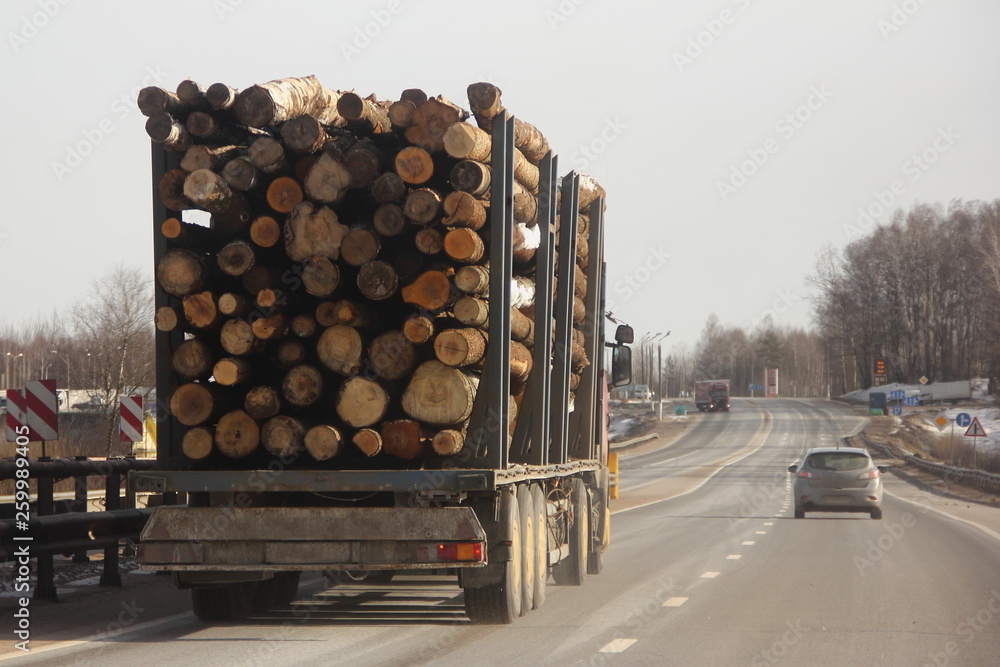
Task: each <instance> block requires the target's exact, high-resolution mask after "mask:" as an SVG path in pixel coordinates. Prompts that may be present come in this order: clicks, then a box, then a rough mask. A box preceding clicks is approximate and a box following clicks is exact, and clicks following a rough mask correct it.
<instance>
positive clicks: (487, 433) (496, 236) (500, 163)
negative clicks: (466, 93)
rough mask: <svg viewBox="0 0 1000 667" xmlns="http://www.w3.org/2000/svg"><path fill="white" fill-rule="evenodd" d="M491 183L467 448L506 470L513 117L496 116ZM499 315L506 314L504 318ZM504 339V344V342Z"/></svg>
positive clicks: (477, 461) (478, 460)
mask: <svg viewBox="0 0 1000 667" xmlns="http://www.w3.org/2000/svg"><path fill="white" fill-rule="evenodd" d="M492 129H493V133H492V140H493V150H492V155H491V163H490V170H491V182H490V293H489V298H490V312H491V313H493V316H492V317H490V324H489V329H488V335H489V340H490V342H491V344H490V345H489V347H488V349H487V353H486V365H485V367H484V368H483V373H482V376H481V377H480V379H479V389H478V390H477V392H476V399H475V401H474V403H473V406H472V414H471V416H470V419H469V438H468V439H467V440H466V441H465V446H466V447H468V448H469V450H470V451H471V452H473V456H472V462H473V464H474V465H475V464H478V465H484V466H486V467H489V468H500V469H503V468H506V467H507V465H508V463H509V461H510V458H509V449H508V447H509V444H510V403H509V402H510V318H509V317H507V313H509V312H510V304H511V300H510V280H511V274H512V273H513V268H514V267H513V259H514V258H513V239H512V230H513V227H514V118H513V116H510V115H509V114H507V113H506V112H504V113H502V114H500V115H499V116H497V117H495V118H494V119H493V128H492ZM499 315H503V316H502V317H501V316H499ZM503 343H506V344H503Z"/></svg>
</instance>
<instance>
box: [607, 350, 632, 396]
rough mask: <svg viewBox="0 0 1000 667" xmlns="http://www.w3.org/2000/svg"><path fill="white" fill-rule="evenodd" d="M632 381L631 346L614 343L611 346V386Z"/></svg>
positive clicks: (619, 385)
mask: <svg viewBox="0 0 1000 667" xmlns="http://www.w3.org/2000/svg"><path fill="white" fill-rule="evenodd" d="M631 382H632V348H630V347H625V346H624V345H615V346H614V347H612V348H611V386H612V387H621V386H624V385H627V384H629V383H631Z"/></svg>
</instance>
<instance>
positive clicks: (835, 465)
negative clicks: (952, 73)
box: [806, 452, 871, 470]
mask: <svg viewBox="0 0 1000 667" xmlns="http://www.w3.org/2000/svg"><path fill="white" fill-rule="evenodd" d="M806 463H807V465H809V467H811V468H818V469H820V470H863V469H865V468H867V467H868V466H869V465H870V463H871V459H869V458H868V457H867V456H865V455H864V454H855V453H853V452H823V453H821V454H813V455H811V456H810V457H809V460H808V461H807V462H806Z"/></svg>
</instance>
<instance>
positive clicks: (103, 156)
mask: <svg viewBox="0 0 1000 667" xmlns="http://www.w3.org/2000/svg"><path fill="white" fill-rule="evenodd" d="M0 18H2V22H0V25H2V29H3V33H4V44H3V46H2V47H0V53H2V56H0V62H2V70H0V71H2V72H3V81H4V84H5V85H4V105H3V111H2V119H3V124H2V127H3V128H4V129H5V140H4V144H3V145H4V159H3V160H2V163H0V182H2V183H3V191H4V194H5V196H4V202H5V207H4V208H5V211H4V215H3V216H2V218H0V275H2V278H3V281H2V282H3V285H4V298H3V302H2V306H0V324H3V323H8V322H12V323H17V322H20V321H22V320H24V319H26V318H28V317H32V316H48V315H50V314H51V313H52V312H53V310H58V311H60V312H68V310H69V308H70V307H71V305H72V304H73V303H74V301H75V300H79V299H83V298H86V296H87V293H88V286H89V285H90V283H91V281H92V280H94V279H95V278H97V277H99V276H100V275H102V274H103V273H105V272H106V271H107V270H108V269H109V268H110V267H111V266H113V265H115V264H117V263H125V264H127V265H135V266H140V267H143V268H145V269H148V271H149V274H150V275H152V270H153V269H152V257H151V255H152V225H151V222H150V220H151V218H150V215H151V213H150V198H151V194H150V190H151V186H150V175H149V142H148V139H147V137H146V134H145V132H144V131H143V123H144V120H145V119H144V118H143V117H142V115H141V114H140V113H139V112H138V110H137V109H136V108H135V96H136V93H137V91H138V90H139V88H141V87H142V86H144V85H149V84H154V85H161V86H163V87H166V88H170V89H173V88H174V87H176V85H177V83H178V82H179V81H181V80H183V79H185V78H192V79H195V80H196V81H199V82H200V83H201V84H202V85H204V86H206V87H207V86H208V85H210V84H212V83H214V82H217V81H221V82H225V83H228V84H230V85H232V86H234V87H237V88H244V87H246V86H248V85H250V84H252V83H258V82H264V81H268V80H271V79H275V78H281V77H286V76H305V75H308V74H315V75H316V76H317V77H319V79H320V81H322V82H323V84H324V85H326V86H327V87H328V88H334V89H342V90H349V89H352V88H355V89H357V90H358V91H359V92H361V93H363V94H368V93H370V92H374V93H376V94H377V95H378V96H379V97H381V98H391V99H394V98H395V97H397V96H398V95H399V93H400V92H401V91H402V90H403V89H404V88H410V87H420V88H423V89H424V90H426V91H427V92H428V93H429V94H432V95H434V94H443V95H445V96H446V97H448V98H449V99H451V100H453V101H455V102H457V103H459V104H461V105H462V106H466V107H467V106H468V105H467V100H466V98H465V89H466V86H467V85H468V84H469V83H472V82H475V81H481V80H489V81H493V82H494V83H496V84H498V85H499V86H500V87H501V88H502V89H503V91H504V102H505V104H506V106H507V107H508V108H509V109H510V110H511V111H512V112H513V113H515V114H516V115H518V116H519V117H521V118H523V119H524V120H527V121H529V122H531V123H533V124H535V125H536V126H537V127H538V128H539V129H541V130H542V131H543V132H544V133H545V134H546V135H547V136H548V138H549V140H550V143H551V144H552V146H553V147H554V148H555V150H556V152H557V153H558V154H559V156H560V164H559V166H560V172H561V173H565V172H566V171H568V170H569V169H571V168H575V169H579V170H581V171H584V172H587V173H591V174H593V175H594V176H596V177H597V178H598V179H599V180H600V181H601V182H602V183H603V184H604V185H605V187H606V189H607V190H608V202H609V205H608V212H607V220H608V239H607V262H608V267H609V282H608V296H609V307H610V308H611V310H613V311H614V313H615V314H616V315H618V316H620V317H621V318H623V319H624V320H625V321H627V322H629V323H630V324H632V325H633V326H634V327H635V328H636V330H637V332H639V333H640V335H641V333H642V332H646V331H649V332H664V331H667V330H671V331H672V332H673V334H672V336H671V338H670V343H672V344H673V343H682V342H683V343H687V344H688V345H689V346H693V345H694V344H695V343H696V342H697V337H698V334H699V333H700V331H701V329H702V327H703V325H704V322H705V320H706V318H707V317H708V316H709V314H710V313H712V312H715V313H716V314H718V316H719V318H720V319H721V320H722V322H723V323H725V324H731V325H741V326H748V327H749V326H751V325H752V324H754V323H756V321H758V320H759V319H760V318H761V317H763V316H764V315H766V314H768V312H769V311H771V312H772V314H773V315H774V316H775V320H776V321H777V322H778V323H779V324H793V325H802V326H807V325H808V324H809V323H810V318H811V310H812V309H811V305H810V303H809V301H808V289H807V286H806V285H805V277H806V276H807V275H808V274H809V273H810V272H811V271H812V270H813V267H814V265H815V259H816V254H817V252H818V251H819V250H820V249H821V248H822V247H823V246H825V245H828V244H832V245H833V246H835V247H842V246H843V245H844V244H845V243H846V242H847V241H848V240H849V239H850V238H851V234H852V233H853V234H855V235H857V234H858V233H859V232H863V231H866V230H868V229H870V228H871V226H870V225H871V224H872V223H871V222H868V221H863V222H862V224H860V225H859V224H858V218H859V213H858V211H859V209H870V210H871V211H872V212H873V213H874V214H875V215H874V220H875V221H882V220H885V219H887V218H888V217H889V215H891V211H892V210H894V209H896V208H897V207H899V206H904V207H909V206H911V205H912V204H913V203H914V202H917V201H921V202H943V203H947V202H948V201H950V200H951V199H953V198H962V199H966V200H972V199H994V198H996V197H997V196H998V195H1000V187H998V183H1000V182H998V180H997V174H998V167H1000V150H998V148H1000V122H998V118H1000V114H998V106H1000V88H998V86H997V85H996V76H997V72H998V71H1000V42H998V40H997V38H996V28H997V26H998V25H1000V3H997V2H996V0H949V1H948V2H944V0H841V1H840V2H836V3H831V2H823V3H820V2H802V1H801V0H715V1H711V2H702V1H695V0H678V1H673V2H668V3H662V4H660V5H653V3H646V2H643V3H640V2H635V1H632V0H617V1H615V2H610V1H607V0H576V2H573V0H563V1H562V2H556V1H555V0H552V1H548V2H528V1H524V0H508V1H506V2H501V3H489V4H487V3H473V2H461V3H459V2H445V1H443V0H438V1H431V0H421V1H419V2H417V1H416V0H392V1H391V2H386V1H384V0H377V1H374V2H367V1H358V2H351V3H334V2H318V1H315V2H307V1H301V2H295V1H284V2H281V3H277V2H264V0H242V1H241V0H214V1H213V0H203V1H201V2H194V1H183V0H173V1H171V2H152V1H149V2H135V1H133V2H124V1H122V2H112V1H106V2H99V1H93V2H88V3H85V2H83V1H82V0H34V1H23V0H17V1H13V0H9V1H7V2H4V3H3V5H2V9H0ZM366 30H367V32H368V33H369V35H371V36H368V35H365V34H364V32H365V31H366ZM921 156H923V157H921ZM894 185H895V192H893V186H894ZM880 199H881V200H882V202H880V201H879V200H880ZM883 204H884V206H883ZM880 209H881V210H883V211H888V212H883V213H881V215H880V214H879V212H880ZM852 230H859V231H852Z"/></svg>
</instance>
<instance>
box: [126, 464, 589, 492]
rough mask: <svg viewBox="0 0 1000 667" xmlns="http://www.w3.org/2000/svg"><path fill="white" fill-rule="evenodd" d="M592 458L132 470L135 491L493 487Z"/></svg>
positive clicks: (576, 467)
mask: <svg viewBox="0 0 1000 667" xmlns="http://www.w3.org/2000/svg"><path fill="white" fill-rule="evenodd" d="M599 467H600V466H599V464H597V463H596V462H595V461H572V462H570V463H565V464H562V465H555V464H549V465H546V466H513V467H510V468H506V469H486V468H483V469H474V470H466V469H452V470H299V469H296V470H282V471H280V472H272V471H270V470H155V471H147V472H133V473H132V474H131V475H129V485H130V488H131V489H132V490H134V491H136V492H154V493H165V492H170V491H186V492H225V493H229V492H235V491H247V492H259V491H260V490H261V488H262V485H263V484H266V485H267V488H268V490H269V491H303V492H326V491H366V492H370V491H384V492H392V493H422V492H432V491H490V492H491V491H496V490H497V489H498V488H500V487H502V486H505V485H507V484H513V483H515V482H521V481H527V480H533V479H547V478H551V477H564V476H569V475H576V474H578V473H581V472H588V471H595V470H598V469H599Z"/></svg>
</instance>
